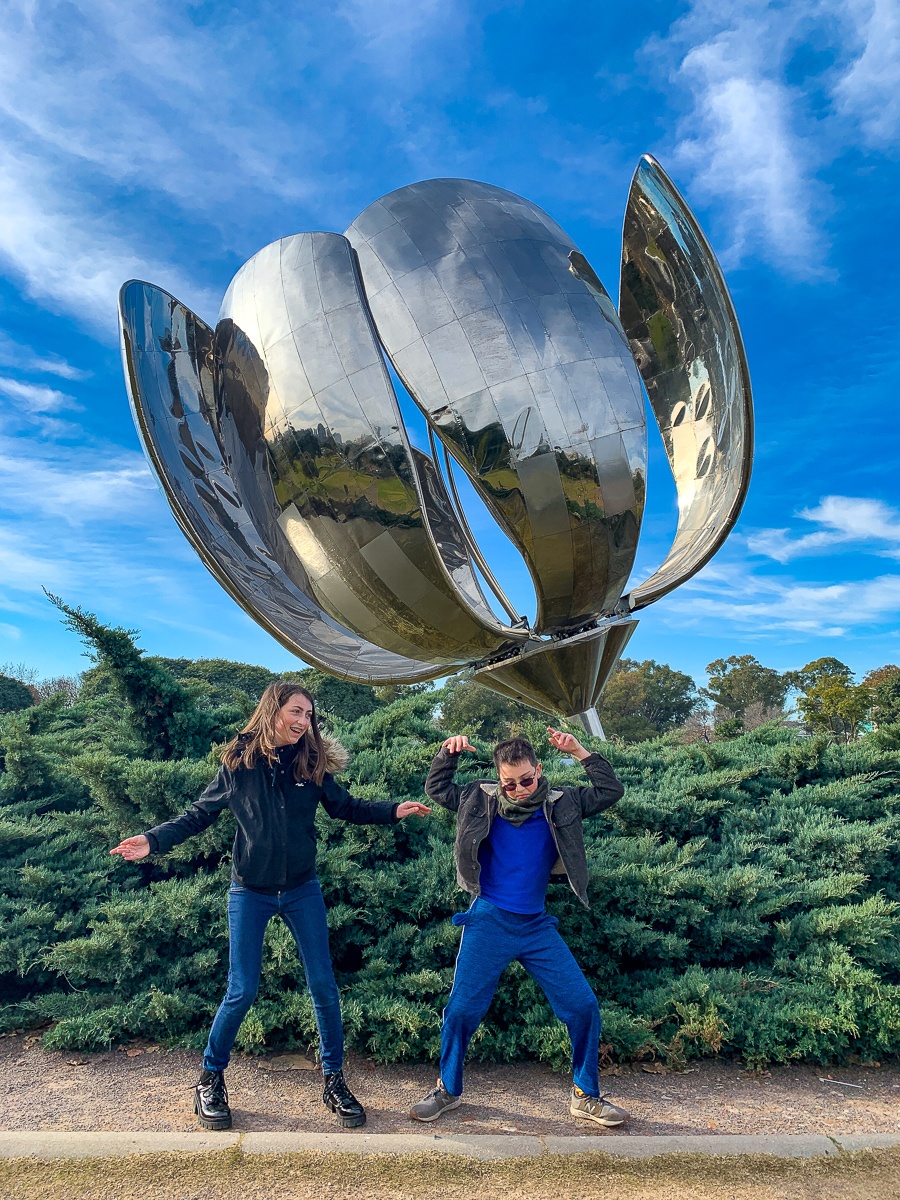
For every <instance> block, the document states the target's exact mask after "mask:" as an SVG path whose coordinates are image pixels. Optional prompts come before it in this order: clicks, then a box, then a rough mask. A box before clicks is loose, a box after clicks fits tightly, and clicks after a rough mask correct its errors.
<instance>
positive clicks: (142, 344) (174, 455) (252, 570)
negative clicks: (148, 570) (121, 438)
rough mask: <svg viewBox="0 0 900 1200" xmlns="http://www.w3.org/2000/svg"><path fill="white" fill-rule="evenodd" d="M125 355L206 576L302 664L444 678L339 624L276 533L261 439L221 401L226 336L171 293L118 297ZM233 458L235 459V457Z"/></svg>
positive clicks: (359, 676) (152, 455)
mask: <svg viewBox="0 0 900 1200" xmlns="http://www.w3.org/2000/svg"><path fill="white" fill-rule="evenodd" d="M119 313H120V320H121V332H122V355H123V362H124V367H125V378H126V381H127V385H128V393H129V398H130V400H131V405H132V411H133V414H134V419H135V424H136V425H137V427H138V430H139V432H140V435H141V439H142V441H143V444H144V449H145V451H146V453H147V456H148V458H149V459H150V462H151V464H152V466H153V468H154V470H155V472H156V474H157V476H158V478H159V480H160V482H161V484H162V486H163V490H164V492H165V495H166V498H167V500H168V501H169V504H170V505H171V508H172V511H173V513H174V514H175V518H176V520H177V521H178V524H179V525H180V527H181V530H182V532H183V533H184V535H185V537H187V539H188V541H189V542H190V543H191V544H192V545H193V547H194V549H195V550H196V551H197V553H198V554H199V556H200V558H201V560H202V561H203V563H204V565H205V566H206V567H207V568H208V569H209V571H210V572H211V573H212V574H213V575H214V576H215V578H216V579H217V580H218V582H219V583H220V584H221V585H222V587H224V588H225V590H226V591H227V592H228V593H229V594H230V595H231V596H232V597H233V598H234V599H235V600H236V601H237V602H238V604H240V605H241V606H242V607H243V608H244V609H245V610H246V611H247V612H248V613H249V614H250V616H251V617H253V619H254V620H255V621H257V622H258V623H259V624H260V625H262V627H263V628H264V629H265V630H266V631H267V632H268V633H270V634H271V635H272V637H274V638H275V639H276V640H277V641H279V642H280V643H281V644H282V645H283V646H285V647H286V648H287V649H288V650H290V651H291V652H292V653H294V654H299V655H302V657H303V658H305V659H307V660H308V661H310V662H313V663H315V664H316V665H317V666H320V667H322V668H323V669H324V670H326V671H330V672H331V673H332V674H335V675H340V676H342V677H343V678H345V679H352V680H355V681H358V682H362V683H398V682H400V683H404V682H405V683H409V682H413V681H417V680H426V679H433V678H434V677H435V676H437V675H439V674H441V668H435V667H434V666H433V665H432V664H431V663H426V662H423V661H419V660H416V659H414V658H408V657H403V656H400V655H397V654H392V653H389V652H388V651H386V650H384V649H383V648H382V647H380V646H378V645H375V644H374V643H373V642H371V641H367V640H365V639H364V638H361V637H359V636H357V635H356V634H355V633H353V632H351V631H350V630H349V629H347V628H346V627H343V626H341V625H340V624H339V623H338V622H337V621H335V620H333V619H332V618H331V617H330V616H328V615H327V614H326V613H325V612H323V610H322V608H321V607H320V606H319V604H318V603H317V602H316V600H315V598H314V596H313V593H312V588H311V586H310V581H309V578H308V576H307V574H306V572H305V571H304V568H303V567H302V565H301V564H300V563H299V562H298V561H297V559H296V556H295V555H294V553H293V551H292V550H291V547H290V546H289V544H288V543H287V541H286V539H285V537H284V534H283V533H282V532H281V529H280V527H279V525H278V522H277V513H276V501H275V496H274V492H273V489H272V485H271V482H270V481H269V479H268V476H267V474H266V472H265V471H264V470H263V471H260V470H259V465H260V464H259V460H258V458H257V459H254V458H253V457H252V456H251V455H250V454H248V453H247V452H246V451H245V446H246V445H247V444H248V442H252V439H251V438H250V437H249V436H248V431H247V430H246V429H242V430H237V429H236V428H235V422H234V417H233V415H232V413H231V412H230V411H225V412H223V411H222V410H221V407H220V405H219V404H218V402H217V396H216V393H217V390H218V386H217V385H218V375H219V370H218V367H217V364H216V361H215V334H214V333H213V331H212V329H210V327H209V326H208V325H206V324H204V322H203V321H201V320H200V319H199V318H198V317H196V316H195V315H194V314H193V313H192V312H190V310H188V309H187V308H185V307H184V305H182V304H179V303H178V301H177V300H176V299H175V298H174V297H173V296H170V295H169V294H168V293H167V292H164V291H162V290H161V289H160V288H156V287H153V286H152V285H150V284H146V283H140V282H138V281H131V282H130V283H126V284H125V286H124V287H123V288H122V291H121V293H120V296H119ZM226 447H227V448H226Z"/></svg>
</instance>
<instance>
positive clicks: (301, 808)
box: [145, 757, 397, 892]
mask: <svg viewBox="0 0 900 1200" xmlns="http://www.w3.org/2000/svg"><path fill="white" fill-rule="evenodd" d="M291 762H292V759H291V758H288V759H287V761H286V763H284V764H281V763H280V764H275V765H273V764H271V763H269V762H268V760H267V759H265V758H264V757H260V758H258V759H257V761H256V763H255V765H254V766H253V767H250V768H247V767H238V768H237V770H234V771H231V770H229V768H228V767H224V766H223V767H221V768H220V769H219V773H218V774H217V775H216V777H215V779H214V780H213V781H212V783H210V785H209V786H208V787H207V788H206V790H205V791H204V792H203V794H202V795H201V796H200V797H199V798H198V799H197V800H195V801H194V803H193V804H192V805H191V806H190V808H189V809H187V811H186V812H183V813H182V814H181V816H180V817H175V818H173V820H171V821H166V822H165V823H164V824H163V825H157V826H156V827H155V828H154V829H150V830H148V831H147V833H146V835H145V836H146V837H147V838H148V839H149V841H150V849H151V851H152V852H153V853H154V854H165V853H166V851H167V850H171V849H172V847H173V846H177V845H178V844H179V842H183V841H184V840H185V839H186V838H189V837H192V836H193V835H194V834H195V833H202V832H203V830H204V829H208V828H209V826H210V825H212V824H213V822H214V821H215V820H216V818H217V817H218V815H219V813H220V812H221V811H222V810H223V809H224V808H229V809H230V810H231V812H232V813H233V814H234V819H235V820H236V821H237V833H236V834H235V838H234V849H233V852H232V865H231V877H232V880H233V881H234V882H235V883H237V884H240V885H242V886H244V887H249V888H251V889H253V890H255V891H262V892H277V891H287V889H288V888H294V887H299V886H300V884H302V883H306V881H307V880H309V879H311V878H312V877H313V875H314V874H315V868H316V828H315V816H316V808H317V807H318V805H319V804H321V805H322V807H323V808H324V809H325V811H326V812H327V813H328V815H329V816H330V817H334V818H335V819H337V820H341V821H350V822H351V823H352V824H354V825H390V824H392V823H393V822H394V821H395V820H396V819H397V818H396V810H397V805H396V804H390V803H387V802H379V801H368V800H357V799H356V797H355V796H351V795H350V793H349V792H348V791H347V789H346V788H344V787H341V785H340V784H339V783H337V782H336V780H335V779H334V777H333V776H332V775H331V774H330V773H328V772H326V774H325V778H324V779H323V780H322V784H321V786H320V785H319V784H317V783H315V782H314V781H312V780H306V781H305V782H303V783H297V782H296V781H295V780H294V776H293V771H292V770H289V769H288V768H290V765H291Z"/></svg>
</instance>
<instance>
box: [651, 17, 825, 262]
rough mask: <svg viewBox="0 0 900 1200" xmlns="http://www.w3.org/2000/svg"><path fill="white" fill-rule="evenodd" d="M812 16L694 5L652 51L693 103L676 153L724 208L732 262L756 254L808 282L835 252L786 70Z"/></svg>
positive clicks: (700, 190)
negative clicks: (799, 34) (821, 213)
mask: <svg viewBox="0 0 900 1200" xmlns="http://www.w3.org/2000/svg"><path fill="white" fill-rule="evenodd" d="M803 12H804V10H803V8H802V6H800V12H798V11H797V10H796V9H792V8H791V7H783V8H776V7H775V6H772V5H769V4H767V3H764V2H762V0H738V2H737V3H735V4H730V5H728V6H727V7H725V8H723V7H722V5H720V4H715V3H713V2H712V0H694V3H693V4H692V5H691V7H690V9H689V11H688V13H687V14H686V15H685V16H684V17H682V18H681V19H680V20H679V21H676V22H675V24H674V25H673V26H672V28H671V29H670V31H669V33H668V35H667V37H666V38H665V39H662V40H661V41H654V42H652V43H651V46H650V49H651V51H652V52H653V53H655V54H657V55H660V56H661V58H662V61H663V62H666V61H667V62H668V63H669V64H670V70H671V71H672V78H673V80H674V82H675V83H676V84H677V85H679V86H680V87H681V88H684V89H686V90H687V92H688V93H689V94H690V96H691V98H692V102H691V107H690V109H689V111H688V112H687V113H686V114H685V115H684V116H683V117H682V119H681V121H680V122H679V125H678V140H677V143H676V145H675V148H674V157H675V161H676V163H680V164H681V165H682V166H683V167H684V168H686V169H687V170H690V171H691V172H692V173H693V175H694V178H695V184H694V189H695V193H696V194H699V195H700V196H702V197H703V198H704V199H705V200H706V201H707V203H710V204H713V205H715V206H717V207H718V208H719V209H720V211H721V214H722V217H723V219H722V220H720V221H719V222H718V232H720V234H721V235H722V236H724V237H726V238H727V239H728V240H727V241H726V242H725V243H724V245H723V244H722V243H721V239H720V245H721V256H722V258H723V261H724V262H725V264H726V265H729V266H733V265H735V264H737V263H738V262H740V261H741V260H742V259H745V258H747V257H748V256H750V255H755V256H757V257H759V258H762V259H764V260H768V261H769V262H770V263H773V264H774V265H776V266H778V267H779V268H781V269H783V270H786V271H787V272H788V273H790V274H793V275H796V276H801V277H802V276H810V275H816V274H819V273H821V271H822V269H823V264H824V261H825V257H826V254H827V241H826V239H825V237H824V236H823V234H822V230H821V224H820V222H819V221H817V219H816V218H817V213H818V211H819V210H820V209H822V208H823V206H825V205H826V204H827V193H826V192H825V190H824V189H823V187H822V186H821V184H820V183H819V182H818V181H817V180H816V178H815V171H816V167H817V166H818V165H819V161H820V156H821V150H820V148H819V147H818V146H817V145H816V142H815V140H814V139H812V138H810V136H809V135H810V134H811V133H812V132H814V131H813V129H812V128H811V125H812V122H811V121H810V118H809V116H808V114H807V113H806V112H805V106H804V97H803V93H802V92H801V91H799V90H798V89H796V88H794V87H791V86H789V84H788V83H787V81H786V79H785V74H784V69H785V63H786V60H787V58H788V57H789V52H790V49H791V47H792V45H793V44H794V40H795V34H796V31H797V27H798V25H799V24H800V23H801V22H802V21H803V19H804V17H803ZM725 231H727V233H726V232H725Z"/></svg>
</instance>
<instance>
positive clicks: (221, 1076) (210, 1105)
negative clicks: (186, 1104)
mask: <svg viewBox="0 0 900 1200" xmlns="http://www.w3.org/2000/svg"><path fill="white" fill-rule="evenodd" d="M194 1112H195V1113H196V1114H197V1117H198V1119H199V1121H200V1127H201V1128H202V1129H230V1128H231V1109H230V1108H229V1107H228V1089H227V1088H226V1086H225V1072H224V1071H201V1072H200V1079H199V1081H198V1083H197V1086H196V1087H195V1088H194Z"/></svg>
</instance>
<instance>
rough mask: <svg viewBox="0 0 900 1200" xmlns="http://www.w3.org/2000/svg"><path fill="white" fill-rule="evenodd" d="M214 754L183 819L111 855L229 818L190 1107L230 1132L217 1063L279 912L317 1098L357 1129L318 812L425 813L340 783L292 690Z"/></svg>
mask: <svg viewBox="0 0 900 1200" xmlns="http://www.w3.org/2000/svg"><path fill="white" fill-rule="evenodd" d="M220 758H221V760H222V766H221V768H220V770H219V773H218V774H217V775H216V777H215V779H214V780H213V781H212V783H211V784H210V785H209V787H207V788H206V790H205V791H204V792H203V794H202V795H201V796H200V798H199V799H198V800H195V801H194V803H193V804H192V805H191V807H190V808H189V809H188V810H187V811H186V812H184V813H182V814H181V816H180V817H175V818H174V820H171V821H166V822H165V824H163V825H157V826H156V828H155V829H150V830H148V831H147V832H146V833H142V834H138V835H137V837H130V838H125V840H124V841H123V842H120V843H119V845H118V846H116V847H115V848H114V849H113V850H111V851H110V854H120V855H121V856H122V858H124V859H125V860H126V861H128V862H133V861H135V860H136V859H141V858H146V857H147V855H148V854H165V853H166V851H168V850H171V849H172V847H173V846H177V845H178V843H179V842H183V841H184V840H185V838H189V837H191V836H192V835H193V834H195V833H201V832H202V831H203V830H204V829H207V828H209V826H210V825H212V824H213V822H214V821H215V820H216V818H217V817H218V815H219V813H220V812H221V811H222V809H224V808H229V809H231V812H232V813H233V814H234V818H235V820H236V822H237V833H236V835H235V839H234V849H233V853H232V864H231V887H230V888H229V893H228V930H229V946H230V953H229V970H228V991H227V992H226V994H225V999H224V1000H223V1001H222V1003H221V1005H220V1007H219V1010H218V1012H217V1013H216V1015H215V1018H214V1020H213V1024H212V1029H211V1030H210V1034H209V1041H208V1043H207V1046H206V1050H205V1052H204V1055H203V1070H202V1072H201V1075H200V1080H199V1082H198V1083H197V1086H196V1089H195V1095H194V1111H195V1112H196V1114H197V1116H198V1117H199V1120H200V1124H201V1126H202V1127H203V1128H204V1129H230V1128H231V1110H230V1108H229V1107H228V1092H227V1090H226V1087H225V1068H226V1067H227V1066H228V1062H229V1059H230V1055H231V1048H232V1046H233V1045H234V1040H235V1038H236V1037H237V1033H238V1030H239V1029H240V1027H241V1022H242V1021H243V1019H244V1017H245V1016H246V1014H247V1011H248V1010H249V1008H250V1006H251V1004H252V1003H253V1001H254V1000H255V999H256V993H257V989H258V988H259V976H260V971H261V968H262V948H263V935H264V933H265V930H266V926H267V925H268V923H269V920H270V918H271V917H273V916H275V914H276V913H278V914H279V915H280V916H281V917H282V918H283V919H284V921H285V923H286V924H287V926H288V928H289V929H290V931H291V933H292V934H293V935H294V940H295V941H296V943H297V949H298V951H299V952H300V958H301V960H302V962H303V969H304V972H305V974H306V983H307V987H308V988H309V991H310V995H311V996H312V1001H313V1008H314V1011H315V1016H316V1025H317V1027H318V1030H319V1057H320V1060H321V1063H322V1070H323V1072H324V1075H325V1088H324V1092H323V1094H322V1100H323V1103H324V1104H325V1105H326V1107H327V1108H330V1109H331V1111H332V1112H333V1113H335V1114H336V1116H337V1118H338V1120H339V1122H340V1123H341V1125H343V1126H346V1127H348V1128H353V1127H355V1126H358V1125H364V1124H365V1121H366V1114H365V1112H364V1110H363V1107H362V1105H361V1104H360V1102H359V1101H358V1100H357V1099H356V1097H355V1096H354V1095H353V1093H352V1092H351V1091H350V1089H349V1087H348V1086H347V1084H346V1082H345V1080H344V1076H343V1071H342V1068H343V1052H344V1033H343V1026H342V1024H341V1009H340V1000H339V996H338V990H337V985H336V984H335V981H334V972H333V970H332V967H331V956H330V954H329V950H328V926H327V923H326V918H325V902H324V900H323V898H322V889H321V888H320V887H319V881H318V879H317V878H316V830H315V814H316V808H317V807H318V805H319V804H320V803H321V804H322V807H323V808H324V809H325V811H326V812H327V813H328V815H329V816H330V817H335V818H337V819H340V820H344V821H351V822H352V823H353V824H355V825H389V824H392V823H393V822H395V821H398V820H402V819H403V818H404V817H408V816H412V815H413V814H415V815H417V816H424V815H426V814H427V813H430V812H431V809H430V808H428V807H427V806H426V805H424V804H419V803H417V802H416V801H406V802H405V803H403V804H390V803H378V802H368V801H365V800H357V799H355V798H354V797H353V796H351V795H350V794H349V793H348V792H347V791H346V789H345V788H343V787H341V785H340V784H339V783H337V782H336V781H335V779H334V777H333V772H334V771H339V770H342V769H343V768H344V767H345V766H346V765H347V752H346V751H345V750H344V748H343V747H342V746H340V745H339V744H338V743H337V742H335V741H333V740H332V739H331V738H329V737H327V736H323V735H322V733H321V732H320V731H319V726H318V723H317V721H316V712H315V703H314V701H313V698H312V696H311V695H310V694H309V692H308V691H307V690H306V689H305V688H302V687H300V686H299V684H296V683H290V682H280V683H272V684H269V686H268V687H267V688H266V690H265V691H264V692H263V694H262V698H261V699H260V702H259V704H258V705H257V706H256V711H255V712H254V713H253V716H252V717H251V718H250V720H249V721H248V722H247V725H246V726H245V728H244V729H243V730H242V731H241V733H239V734H238V735H237V737H235V738H234V739H233V740H232V741H230V742H229V743H228V744H227V745H226V746H225V747H224V749H223V750H222V751H221V752H220Z"/></svg>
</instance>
